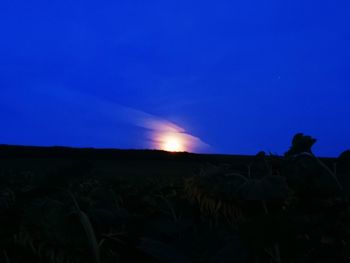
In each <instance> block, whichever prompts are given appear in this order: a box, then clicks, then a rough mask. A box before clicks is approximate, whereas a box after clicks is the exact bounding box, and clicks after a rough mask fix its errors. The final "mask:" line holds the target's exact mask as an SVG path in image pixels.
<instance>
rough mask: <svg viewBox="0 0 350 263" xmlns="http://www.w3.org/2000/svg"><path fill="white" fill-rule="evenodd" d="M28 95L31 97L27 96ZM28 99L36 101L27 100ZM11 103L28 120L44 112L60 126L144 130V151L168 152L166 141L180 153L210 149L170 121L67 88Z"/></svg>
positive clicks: (36, 92) (41, 90)
mask: <svg viewBox="0 0 350 263" xmlns="http://www.w3.org/2000/svg"><path fill="white" fill-rule="evenodd" d="M28 93H30V94H31V96H26V95H27V94H28ZM33 94H34V95H36V96H33ZM28 97H30V98H35V99H31V100H27V99H26V98H28ZM11 100H12V101H17V103H21V105H22V106H26V108H27V111H26V114H30V115H31V117H33V116H38V115H40V114H42V113H43V112H44V111H45V114H48V113H49V114H50V116H52V117H53V118H54V119H55V121H58V122H62V123H75V125H77V123H78V124H79V123H81V124H82V125H84V123H85V124H86V123H89V122H96V121H99V120H104V121H105V122H108V123H110V124H118V123H120V122H123V123H127V124H130V125H133V126H137V127H140V128H143V129H145V130H146V131H145V137H146V138H145V146H146V147H147V148H152V149H163V150H167V147H165V145H166V143H169V138H172V139H173V140H177V141H178V142H179V143H180V144H181V145H180V146H179V147H178V150H179V151H189V152H202V151H204V150H205V149H207V148H208V147H209V146H208V144H206V143H205V142H203V141H202V140H201V139H200V138H198V137H196V136H194V135H191V134H189V133H188V132H187V131H186V130H185V129H184V128H182V127H180V126H179V125H177V124H175V123H173V122H171V121H168V120H166V119H163V118H161V117H158V116H155V115H152V114H149V113H147V112H144V111H141V110H138V109H134V108H130V107H125V106H122V105H120V104H118V103H115V102H111V101H108V100H105V99H101V98H97V97H95V96H93V95H89V94H87V93H83V92H79V91H75V90H70V89H67V88H61V87H58V88H51V87H50V88H35V89H27V90H26V92H25V93H23V94H22V95H16V97H12V99H11ZM62 126H64V125H63V124H62ZM116 136H118V135H117V134H116ZM167 140H168V141H167ZM87 146H89V145H87ZM140 147H141V146H140Z"/></svg>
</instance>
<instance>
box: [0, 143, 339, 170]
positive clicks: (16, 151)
mask: <svg viewBox="0 0 350 263" xmlns="http://www.w3.org/2000/svg"><path fill="white" fill-rule="evenodd" d="M0 158H2V159H17V158H68V159H86V160H114V159H118V160H145V161H147V160H159V161H161V160H176V161H185V162H194V161H196V162H212V163H217V162H220V163H224V162H228V163H238V164H247V163H250V162H251V161H252V160H253V158H254V155H229V154H197V153H189V152H167V151H162V150H146V149H144V150H139V149H127V150H124V149H123V150H122V149H112V148H74V147H64V146H47V147H45V146H19V145H5V144H0ZM275 158H277V159H281V158H283V157H282V156H275ZM320 159H321V160H322V161H323V162H325V163H326V164H327V165H332V163H333V162H334V161H335V160H336V158H330V157H321V158H320Z"/></svg>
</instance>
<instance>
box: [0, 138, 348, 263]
mask: <svg viewBox="0 0 350 263" xmlns="http://www.w3.org/2000/svg"><path fill="white" fill-rule="evenodd" d="M304 138H305V137H304ZM308 138H309V139H310V137H308ZM312 144H313V143H311V144H310V145H308V146H307V147H306V148H303V147H297V146H296V144H295V141H293V145H292V147H291V149H290V150H289V152H288V153H286V154H285V155H284V156H274V155H271V154H270V155H269V154H265V153H263V152H261V153H259V154H257V155H256V156H228V155H199V154H190V153H167V152H162V151H141V150H108V149H107V150H96V149H71V148H61V147H53V148H36V147H14V146H0V262H5V263H8V262H11V263H13V262H14V263H17V262H36V263H40V262H51V263H54V262H91V263H97V262H101V263H109V262H237V263H240V262H252V263H253V262H254V263H257V262H259V263H260V262H261V263H263V262H329V263H331V262H350V252H349V251H350V220H349V219H350V209H349V202H348V193H349V189H350V184H349V177H350V169H349V164H350V161H349V160H350V159H349V156H350V154H349V152H344V153H343V154H342V155H341V156H340V157H339V158H334V159H332V158H316V157H315V156H314V155H313V154H312V153H311V146H312Z"/></svg>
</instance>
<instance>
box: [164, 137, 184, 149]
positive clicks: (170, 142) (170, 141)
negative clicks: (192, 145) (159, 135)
mask: <svg viewBox="0 0 350 263" xmlns="http://www.w3.org/2000/svg"><path fill="white" fill-rule="evenodd" d="M162 148H163V150H165V151H168V152H181V151H184V146H183V143H182V142H181V140H180V138H176V137H166V138H164V142H163V147H162Z"/></svg>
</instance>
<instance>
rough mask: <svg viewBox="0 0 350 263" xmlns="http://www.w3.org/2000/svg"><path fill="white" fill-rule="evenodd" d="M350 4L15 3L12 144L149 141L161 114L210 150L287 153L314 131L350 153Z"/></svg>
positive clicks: (5, 37) (1, 84)
mask: <svg viewBox="0 0 350 263" xmlns="http://www.w3.org/2000/svg"><path fill="white" fill-rule="evenodd" d="M349 13H350V1H348V0H338V1H331V0H329V1H324V0H319V1H305V0H304V1H298V0H297V1H295V0H293V1H289V0H284V1H280V0H274V1H272V0H266V1H258V0H245V1H231V0H226V1H222V0H217V1H197V0H196V1H188V0H186V1H185V0H176V1H161V0H153V1H152V0H150V1H136V0H120V1H112V0H110V1H91V0H80V1H77V0H59V1H57V0H50V1H49V0H47V1H28V0H20V1H18V0H3V1H1V4H0V25H1V26H0V120H1V125H0V144H1V143H3V144H24V145H67V146H79V147H80V146H82V147H116V148H145V147H150V144H149V140H150V129H152V127H150V126H149V125H148V124H145V123H149V122H150V120H152V119H155V120H156V122H158V124H159V123H161V122H165V121H167V122H169V123H172V124H171V125H173V124H174V125H175V124H176V125H177V126H179V127H181V128H183V129H184V130H185V131H186V132H187V133H188V134H190V135H192V136H195V137H198V138H200V139H201V140H202V141H204V142H205V143H207V144H208V145H209V147H208V148H206V149H205V150H203V149H202V150H198V151H204V152H216V153H233V154H255V153H256V152H258V151H260V150H266V151H272V152H274V153H278V154H282V153H283V152H284V151H286V150H287V149H288V147H289V144H290V140H291V138H292V136H293V135H294V134H295V133H296V132H300V131H301V132H304V133H306V134H310V135H312V136H314V137H316V138H318V140H319V141H318V142H317V144H316V145H315V147H314V151H315V153H316V154H319V155H321V156H338V155H339V154H340V153H341V152H342V151H344V150H345V149H348V148H350V122H349V116H350V105H349V104H350V103H349V102H350V85H349V84H350V74H349V70H350V51H349V47H350V16H349ZM145 119H146V120H145ZM153 129H154V128H153Z"/></svg>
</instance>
